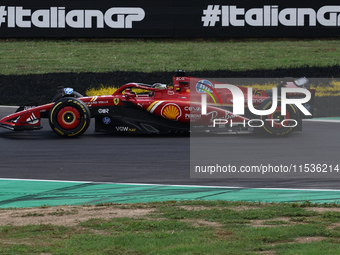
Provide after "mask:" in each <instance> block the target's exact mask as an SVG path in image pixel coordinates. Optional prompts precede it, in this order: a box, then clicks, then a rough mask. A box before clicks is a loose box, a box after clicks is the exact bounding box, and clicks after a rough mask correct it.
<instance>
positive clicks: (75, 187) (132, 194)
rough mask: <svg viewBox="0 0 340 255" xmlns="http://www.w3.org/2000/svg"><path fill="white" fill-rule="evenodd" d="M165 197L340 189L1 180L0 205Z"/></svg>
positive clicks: (300, 194) (294, 195)
mask: <svg viewBox="0 0 340 255" xmlns="http://www.w3.org/2000/svg"><path fill="white" fill-rule="evenodd" d="M168 200H228V201H251V202H259V201H260V202H298V201H305V200H309V201H311V202H314V203H325V202H327V203H333V202H337V201H340V190H289V189H243V188H224V187H221V188H219V187H197V186H166V185H151V184H150V185H149V184H148V185H138V184H115V183H109V184H103V183H86V182H84V183H82V182H58V181H33V180H6V179H1V180H0V208H9V207H39V206H42V205H49V206H56V205H82V204H99V203H105V202H108V203H139V202H151V201H168Z"/></svg>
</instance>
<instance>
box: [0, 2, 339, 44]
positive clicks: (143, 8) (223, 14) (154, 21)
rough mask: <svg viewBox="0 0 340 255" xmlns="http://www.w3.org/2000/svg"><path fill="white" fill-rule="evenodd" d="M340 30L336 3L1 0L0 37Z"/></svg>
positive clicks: (251, 34)
mask: <svg viewBox="0 0 340 255" xmlns="http://www.w3.org/2000/svg"><path fill="white" fill-rule="evenodd" d="M339 35H340V2H339V1H334V0H328V1H309V2H301V1H300V2H298V1H292V0H287V1H282V0H280V1H265V0H264V1H255V2H254V1H235V0H233V1H218V0H215V1H211V0H209V1H203V0H202V1H192V0H188V1H178V0H171V1H168V0H162V1H154V0H153V1H151V0H149V1H143V0H142V1H139V0H123V1H102V0H96V1H94V0H82V1H76V0H75V1H73V0H68V1H66V0H65V1H62V0H59V1H58V0H50V1H45V0H44V1H29V0H2V1H1V2H0V37H2V38H11V37H56V38H62V37H73V38H74V37H102V38H124V37H302V36H303V37H316V36H328V37H333V36H339Z"/></svg>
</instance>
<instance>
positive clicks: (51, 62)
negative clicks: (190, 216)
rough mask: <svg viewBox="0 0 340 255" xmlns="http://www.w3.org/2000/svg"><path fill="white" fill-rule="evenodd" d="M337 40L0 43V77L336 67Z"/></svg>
mask: <svg viewBox="0 0 340 255" xmlns="http://www.w3.org/2000/svg"><path fill="white" fill-rule="evenodd" d="M339 59H340V44H339V40H336V39H328V40H326V39H324V40H320V39H316V40H284V39H278V40H260V39H251V40H208V39H206V40H203V39H201V40H200V39H195V40H185V39H183V40H177V39H167V40H165V39H153V40H151V39H149V40H138V39H131V40H130V39H121V40H118V39H116V40H108V39H106V40H105V39H102V40H100V39H97V40H95V39H94V40H81V39H79V40H70V39H69V40H37V39H35V40H34V39H28V40H23V39H18V40H1V41H0V67H1V68H0V74H41V73H52V72H53V73H55V72H76V73H77V72H109V71H117V70H120V71H144V72H153V71H174V70H176V69H184V70H186V71H195V70H218V69H223V70H225V69H229V70H252V69H258V68H264V69H273V68H277V67H283V68H286V67H297V66H303V65H310V66H329V65H335V64H339Z"/></svg>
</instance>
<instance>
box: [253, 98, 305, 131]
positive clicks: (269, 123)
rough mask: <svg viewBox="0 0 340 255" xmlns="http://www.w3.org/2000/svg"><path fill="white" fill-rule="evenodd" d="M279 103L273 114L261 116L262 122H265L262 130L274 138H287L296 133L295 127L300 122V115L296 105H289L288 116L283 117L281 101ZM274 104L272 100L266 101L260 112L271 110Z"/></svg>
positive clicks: (287, 108) (287, 107)
mask: <svg viewBox="0 0 340 255" xmlns="http://www.w3.org/2000/svg"><path fill="white" fill-rule="evenodd" d="M277 101H278V102H277V108H276V109H275V111H274V112H273V113H272V114H269V115H262V116H261V120H262V121H263V126H262V129H263V131H264V132H265V133H267V134H270V135H273V136H286V135H288V134H290V133H291V132H293V131H294V127H295V125H297V121H298V120H299V113H298V111H297V109H296V108H295V107H294V105H291V104H287V106H286V115H285V116H284V115H281V99H278V100H277ZM272 102H273V100H272V98H268V99H266V100H265V101H264V102H262V104H261V105H260V107H259V110H268V109H270V108H271V106H272ZM288 119H289V120H288ZM273 120H277V121H273ZM282 121H283V122H282Z"/></svg>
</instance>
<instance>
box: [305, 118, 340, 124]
mask: <svg viewBox="0 0 340 255" xmlns="http://www.w3.org/2000/svg"><path fill="white" fill-rule="evenodd" d="M303 121H311V122H330V123H340V120H318V119H305V120H303Z"/></svg>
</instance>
